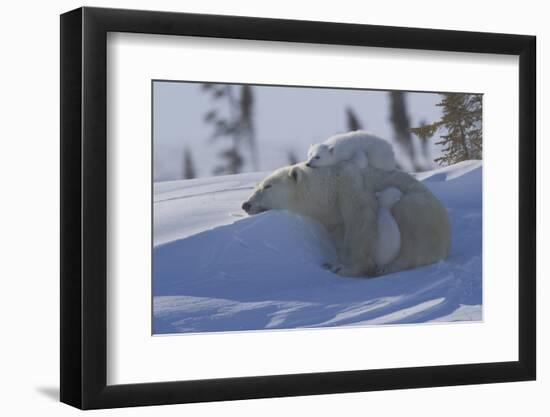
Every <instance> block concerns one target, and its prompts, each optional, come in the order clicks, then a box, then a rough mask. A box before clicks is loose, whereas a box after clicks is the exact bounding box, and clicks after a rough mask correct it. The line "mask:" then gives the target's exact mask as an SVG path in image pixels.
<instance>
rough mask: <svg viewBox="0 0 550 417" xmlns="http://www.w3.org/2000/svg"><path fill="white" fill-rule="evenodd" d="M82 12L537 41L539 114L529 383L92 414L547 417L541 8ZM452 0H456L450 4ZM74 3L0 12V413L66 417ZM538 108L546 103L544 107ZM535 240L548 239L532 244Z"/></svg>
mask: <svg viewBox="0 0 550 417" xmlns="http://www.w3.org/2000/svg"><path fill="white" fill-rule="evenodd" d="M86 4H87V5H89V6H104V7H123V8H139V9H158V10H169V11H182V12H183V11H186V12H197V13H217V14H238V15H250V16H265V17H280V18H292V19H310V20H326V21H340V22H350V23H351V22H353V23H371V24H380V25H395V26H416V27H428V28H441V29H461V30H474V31H493V32H510V33H523V34H535V35H537V36H538V74H539V79H538V88H537V92H538V97H539V98H538V118H539V129H538V137H539V144H541V146H539V158H538V159H539V186H538V189H539V259H540V262H539V272H538V276H539V285H538V290H539V297H538V299H539V308H538V313H539V325H538V330H539V343H538V349H539V365H538V373H539V377H538V381H537V382H527V383H508V384H498V385H484V386H467V387H454V388H435V389H434V388H432V389H422V390H402V391H387V392H377V393H359V394H345V395H324V396H314V397H301V398H287V399H271V400H255V401H238V402H231V403H211V404H194V405H180V406H167V407H153V408H151V407H146V408H140V409H125V410H115V411H101V412H99V413H97V414H94V415H98V414H99V415H113V414H114V413H117V415H118V414H120V415H132V416H134V415H142V416H146V415H155V416H157V415H181V414H183V413H187V415H193V416H210V415H229V416H233V415H235V416H236V415H239V416H241V415H245V416H246V415H250V416H256V415H262V416H264V415H267V416H269V415H279V414H286V415H309V414H315V415H327V416H328V415H334V414H343V413H346V414H347V415H361V416H364V415H380V414H384V415H389V416H393V415H399V414H401V415H423V416H441V415H444V416H445V417H452V416H463V415H480V416H482V415H517V414H520V413H522V414H525V415H529V416H543V415H547V413H548V411H549V408H550V406H549V405H548V398H547V395H548V394H547V393H548V392H549V390H550V382H549V378H550V365H549V363H550V362H549V360H548V357H547V352H548V351H549V342H550V330H549V326H548V324H547V322H546V318H547V317H549V316H550V308H549V307H548V304H545V302H544V301H545V299H547V297H548V296H550V291H549V288H550V287H549V285H548V282H547V281H545V278H546V276H547V275H548V274H549V273H550V268H549V267H548V262H547V261H546V260H545V258H544V256H545V254H546V253H547V251H548V249H549V247H550V242H549V235H548V232H549V230H548V229H549V224H550V223H549V221H548V220H547V219H546V218H543V217H542V216H540V213H541V212H549V211H550V201H549V196H548V193H545V194H542V193H541V192H542V190H543V186H542V185H541V184H543V183H544V181H545V180H546V181H548V179H549V176H550V168H548V167H549V165H546V167H545V168H542V167H540V165H541V164H540V162H541V161H542V158H541V155H543V154H544V153H545V152H548V149H549V147H548V145H547V144H546V143H543V140H542V138H543V137H544V136H546V135H548V133H549V132H550V130H549V129H548V127H547V125H545V124H544V121H543V120H541V119H542V117H541V115H542V114H544V110H546V109H547V107H546V105H547V103H548V97H550V91H549V87H548V85H549V84H548V82H547V80H546V79H542V80H541V78H543V77H540V75H541V74H543V72H545V71H546V72H547V73H548V71H549V68H548V67H549V66H548V60H549V57H550V50H549V48H548V42H549V40H550V27H549V26H548V24H547V19H546V18H545V16H546V13H545V11H544V2H540V1H535V0H524V1H522V2H517V1H514V2H511V1H501V2H499V3H498V4H497V3H495V2H484V3H482V2H479V1H477V0H473V1H472V0H463V1H461V2H460V3H458V4H459V5H460V8H455V7H453V6H451V4H449V3H447V2H441V1H439V0H434V1H414V2H411V1H406V0H402V1H401V0H400V1H388V2H368V1H362V2H353V1H351V0H350V1H347V0H339V1H337V2H320V1H318V0H317V1H311V2H306V1H302V2H298V1H296V0H277V1H269V2H260V1H254V0H232V1H230V2H228V1H223V0H201V1H197V0H188V1H186V2H178V1H168V0H157V1H155V2H153V1H146V0H142V1H140V0H128V1H118V2H115V1H93V0H88V1H87V2H86ZM455 4H456V3H455ZM81 5H82V3H80V2H78V1H70V0H63V1H57V2H55V3H53V2H38V1H33V2H31V1H26V2H15V1H12V2H6V3H5V4H3V7H2V23H1V24H0V30H1V31H2V36H1V37H0V42H1V44H2V48H1V65H0V72H1V75H2V76H1V78H0V80H1V82H2V84H1V87H0V106H1V111H0V114H1V115H2V117H1V119H0V120H1V124H0V138H1V148H0V158H1V161H0V173H1V177H0V178H1V179H2V180H1V183H2V204H1V205H0V211H1V213H0V236H2V239H1V240H0V245H1V246H2V248H1V249H2V251H1V253H2V257H1V262H0V265H1V273H0V277H1V278H0V282H1V283H2V287H1V288H2V293H3V294H2V301H1V303H0V323H1V330H2V344H1V345H0V384H1V388H0V393H1V398H2V399H1V400H0V410H2V414H4V415H27V414H28V415H33V414H38V413H40V415H60V416H64V415H73V414H76V413H77V412H76V410H74V409H72V408H70V407H68V406H65V405H62V404H59V403H58V402H57V395H58V377H59V372H58V368H59V361H58V348H59V343H58V338H59V325H58V311H59V307H58V306H59V295H58V293H59V284H58V276H59V250H58V246H59V232H58V230H59V222H58V211H59V186H58V182H59V167H58V166H59V156H58V154H59V139H58V138H59V17H58V15H59V14H60V13H62V12H64V11H67V10H70V9H73V8H76V7H79V6H81ZM543 100H544V102H543ZM543 232H547V233H546V235H545V236H544V237H542V234H543Z"/></svg>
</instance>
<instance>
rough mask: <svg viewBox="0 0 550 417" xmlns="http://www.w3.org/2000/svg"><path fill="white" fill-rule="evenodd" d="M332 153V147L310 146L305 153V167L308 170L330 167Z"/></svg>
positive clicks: (321, 144)
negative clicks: (308, 168)
mask: <svg viewBox="0 0 550 417" xmlns="http://www.w3.org/2000/svg"><path fill="white" fill-rule="evenodd" d="M333 153H334V147H333V146H331V145H325V144H323V143H317V144H315V145H311V146H310V147H309V150H308V151H307V163H306V165H307V166H308V167H310V168H316V167H322V166H326V165H331V163H332V160H333V158H332V155H333Z"/></svg>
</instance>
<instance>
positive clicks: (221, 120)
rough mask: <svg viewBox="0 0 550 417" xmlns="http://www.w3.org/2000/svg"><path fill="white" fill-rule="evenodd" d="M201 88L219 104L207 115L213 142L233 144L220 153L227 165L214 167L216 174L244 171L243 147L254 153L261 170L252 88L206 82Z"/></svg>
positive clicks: (205, 119) (254, 162) (253, 164)
mask: <svg viewBox="0 0 550 417" xmlns="http://www.w3.org/2000/svg"><path fill="white" fill-rule="evenodd" d="M201 87H202V89H203V90H204V91H205V92H207V93H208V94H210V95H211V97H212V100H213V101H215V102H217V104H218V106H216V108H214V109H212V110H210V111H208V112H207V113H206V114H205V115H204V121H205V122H206V123H208V124H210V125H212V127H213V132H212V135H211V136H210V139H211V140H219V139H223V138H225V139H226V140H228V143H229V147H228V148H226V149H224V150H222V151H221V152H220V153H219V156H220V157H221V159H222V161H223V163H222V164H221V165H218V166H217V167H216V168H214V174H217V175H219V174H237V173H239V172H242V169H243V166H244V163H245V159H244V157H243V154H242V147H243V145H245V146H247V147H248V149H249V150H250V160H251V165H252V168H253V169H254V170H255V171H257V170H258V169H259V166H258V150H257V146H256V133H255V126H254V95H253V89H252V87H251V86H249V85H242V86H238V85H231V84H211V83H204V84H202V86H201ZM224 110H225V111H224Z"/></svg>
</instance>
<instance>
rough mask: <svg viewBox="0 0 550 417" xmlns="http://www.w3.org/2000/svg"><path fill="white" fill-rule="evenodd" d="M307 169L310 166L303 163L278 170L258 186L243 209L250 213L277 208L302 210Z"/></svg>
mask: <svg viewBox="0 0 550 417" xmlns="http://www.w3.org/2000/svg"><path fill="white" fill-rule="evenodd" d="M306 170H308V168H306V167H305V165H304V164H303V163H300V164H296V165H292V166H288V167H283V168H280V169H278V170H276V171H275V172H273V173H272V174H271V175H269V176H268V177H266V178H265V179H264V180H263V181H261V182H260V183H259V184H258V185H257V186H256V188H255V189H254V192H253V193H252V195H251V196H250V197H249V198H248V200H246V201H245V202H244V203H243V205H242V209H243V210H244V211H246V212H247V213H248V214H258V213H261V212H264V211H267V210H276V209H282V210H290V211H294V212H300V211H301V210H300V207H301V205H303V204H301V203H300V200H302V199H303V196H304V187H303V185H304V184H303V183H304V182H305V181H307V172H306Z"/></svg>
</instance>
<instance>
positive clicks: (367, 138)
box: [307, 130, 395, 171]
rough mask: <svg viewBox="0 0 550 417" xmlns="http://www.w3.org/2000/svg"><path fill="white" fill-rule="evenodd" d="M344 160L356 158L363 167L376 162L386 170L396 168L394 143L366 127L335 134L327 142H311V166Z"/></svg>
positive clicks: (309, 153) (309, 162)
mask: <svg viewBox="0 0 550 417" xmlns="http://www.w3.org/2000/svg"><path fill="white" fill-rule="evenodd" d="M342 161H353V162H354V163H355V164H356V165H357V166H358V167H359V168H366V167H367V165H372V166H373V167H375V168H379V169H382V170H385V171H391V170H393V169H395V155H394V154H393V147H392V146H391V144H390V143H389V142H387V141H385V140H384V139H381V138H379V137H377V136H375V135H373V134H371V133H368V132H365V131H364V130H356V131H354V132H348V133H341V134H338V135H334V136H331V137H330V138H328V139H327V140H326V141H324V142H323V143H317V144H315V145H311V146H310V147H309V150H308V153H307V166H309V167H311V168H317V167H321V166H327V165H334V164H337V163H338V162H342Z"/></svg>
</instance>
